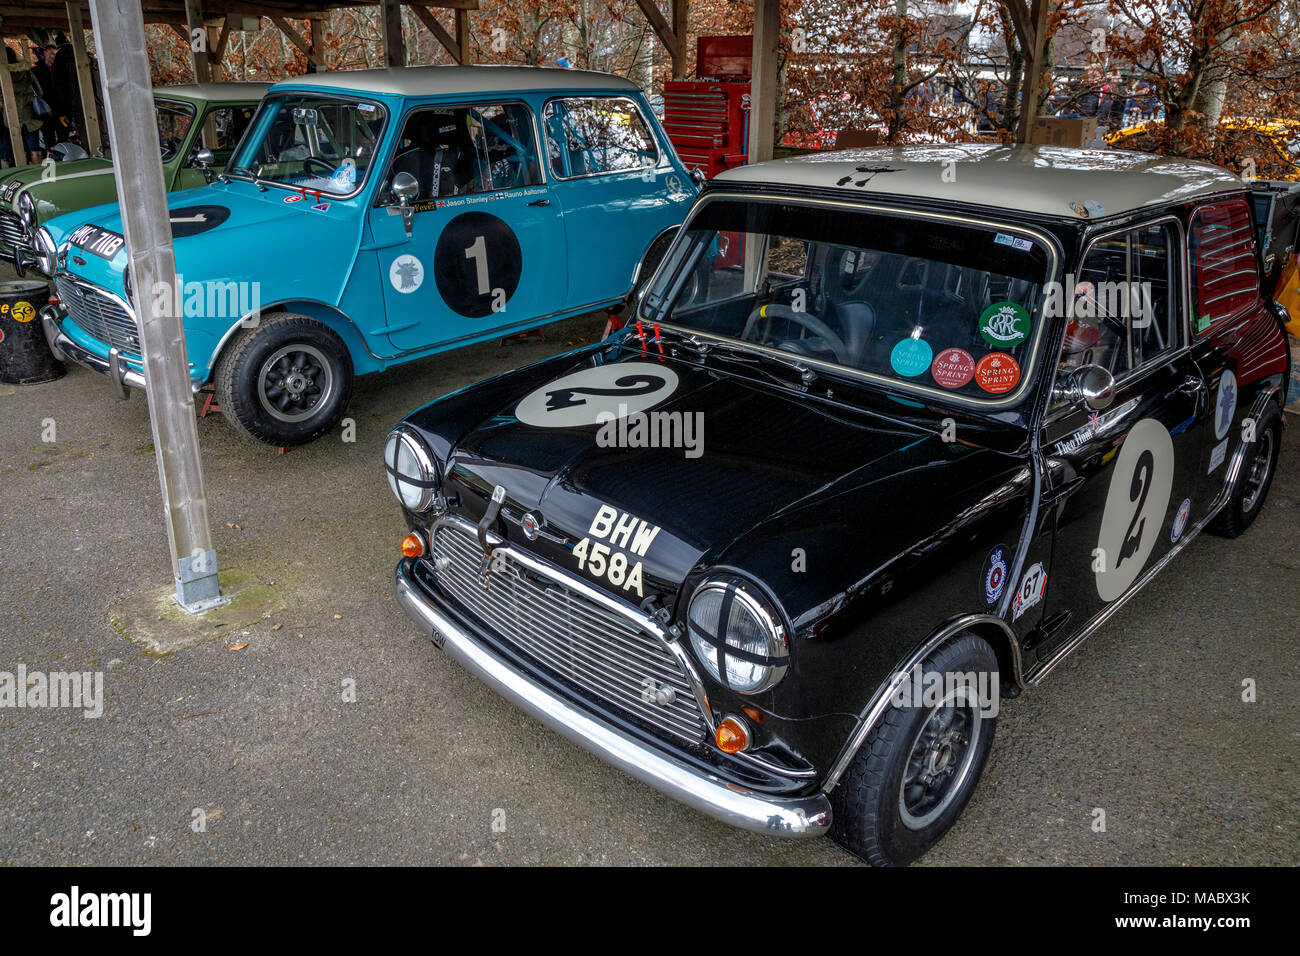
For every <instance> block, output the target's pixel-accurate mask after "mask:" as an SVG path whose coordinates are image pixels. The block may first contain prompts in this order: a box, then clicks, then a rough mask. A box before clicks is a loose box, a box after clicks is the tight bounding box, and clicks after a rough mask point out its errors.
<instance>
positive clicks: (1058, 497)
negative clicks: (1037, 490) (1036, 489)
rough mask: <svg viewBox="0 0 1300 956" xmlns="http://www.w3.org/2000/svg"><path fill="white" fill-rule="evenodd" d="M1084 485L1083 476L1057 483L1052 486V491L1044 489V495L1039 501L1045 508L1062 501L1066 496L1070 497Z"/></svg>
mask: <svg viewBox="0 0 1300 956" xmlns="http://www.w3.org/2000/svg"><path fill="white" fill-rule="evenodd" d="M1082 486H1083V478H1082V477H1080V478H1071V479H1070V480H1069V481H1067V482H1064V483H1063V484H1060V485H1057V486H1056V487H1055V488H1052V489H1051V490H1050V491H1044V492H1043V494H1042V497H1041V498H1039V499H1038V503H1039V505H1040V506H1042V507H1044V508H1046V507H1047V506H1049V505H1054V504H1056V503H1057V502H1058V501H1062V500H1064V499H1065V498H1067V497H1069V496H1070V495H1072V494H1074V493H1075V492H1076V491H1077V490H1078V489H1079V488H1080V487H1082Z"/></svg>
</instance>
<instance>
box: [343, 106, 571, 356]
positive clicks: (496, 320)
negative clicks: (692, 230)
mask: <svg viewBox="0 0 1300 956" xmlns="http://www.w3.org/2000/svg"><path fill="white" fill-rule="evenodd" d="M403 172H405V173H409V174H411V175H412V176H414V177H415V180H416V182H417V184H418V187H419V192H418V193H417V195H416V197H415V199H414V201H413V202H412V204H411V209H412V211H411V214H410V217H409V218H410V235H409V236H408V235H407V231H406V223H405V222H404V218H405V217H404V216H403V215H401V213H400V208H399V203H398V202H397V200H396V199H395V197H394V196H393V195H392V181H393V178H394V177H395V176H396V175H397V174H398V173H403ZM559 212H560V211H559V207H558V205H557V204H556V203H555V202H554V201H553V194H552V191H551V186H550V185H549V184H548V183H547V182H546V179H545V175H544V173H543V171H542V168H541V163H540V162H539V155H538V150H537V132H536V124H535V122H534V118H533V114H532V111H531V110H530V109H529V108H528V106H527V105H525V104H523V103H518V102H492V103H471V104H462V105H438V106H430V107H420V108H417V109H415V110H413V111H411V112H410V113H408V114H407V116H406V118H405V120H404V125H403V129H402V133H401V136H400V138H399V140H398V142H397V145H396V149H395V152H394V155H393V158H392V160H391V162H390V166H389V169H388V172H387V175H386V178H385V180H384V183H383V184H382V185H381V187H380V192H379V198H378V200H377V203H376V205H375V207H374V208H373V209H372V210H371V211H370V222H369V226H370V233H371V237H372V240H373V241H372V243H371V248H372V250H373V252H374V254H375V260H376V267H377V268H378V270H379V277H380V282H381V285H382V287H383V290H384V307H385V310H386V312H387V322H386V328H384V329H381V330H380V331H381V332H386V334H387V336H388V339H389V341H390V342H391V343H392V344H393V346H395V347H396V348H397V349H399V350H401V351H412V350H418V349H423V348H427V347H430V346H435V345H449V344H454V343H456V342H460V341H464V340H469V339H472V338H474V337H476V336H481V335H484V334H486V333H490V332H492V331H493V330H500V331H503V332H505V331H509V330H510V329H512V328H518V327H526V326H528V325H530V324H535V323H536V321H537V320H538V319H540V318H543V317H545V316H549V315H554V314H557V313H560V312H563V311H564V310H565V308H566V299H565V287H566V283H567V279H566V271H565V237H564V227H563V225H562V223H561V221H560V214H559Z"/></svg>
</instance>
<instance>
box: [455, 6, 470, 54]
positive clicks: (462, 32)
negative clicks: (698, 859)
mask: <svg viewBox="0 0 1300 956" xmlns="http://www.w3.org/2000/svg"><path fill="white" fill-rule="evenodd" d="M456 46H457V48H458V49H459V50H460V56H458V57H457V58H456V60H457V62H458V63H460V65H461V66H468V65H469V64H471V63H473V62H474V51H473V50H471V49H470V45H469V10H466V9H464V8H461V7H457V8H456Z"/></svg>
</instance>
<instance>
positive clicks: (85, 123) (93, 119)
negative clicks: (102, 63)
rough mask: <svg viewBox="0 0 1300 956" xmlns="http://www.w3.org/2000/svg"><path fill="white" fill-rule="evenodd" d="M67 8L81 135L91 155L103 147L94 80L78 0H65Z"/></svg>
mask: <svg viewBox="0 0 1300 956" xmlns="http://www.w3.org/2000/svg"><path fill="white" fill-rule="evenodd" d="M64 5H65V6H66V7H67V9H68V36H69V37H70V38H71V40H72V62H73V63H75V64H76V67H77V90H78V91H79V92H80V93H81V135H82V136H83V137H84V138H85V140H86V152H88V153H90V154H91V155H92V156H93V155H95V154H96V153H98V152H99V151H100V150H102V149H103V148H104V137H103V134H102V133H101V132H100V131H99V109H98V108H97V107H96V106H95V80H94V77H93V76H91V73H90V57H89V56H87V55H86V26H85V22H84V21H83V20H82V18H81V3H80V2H79V0H66V3H65V4H64Z"/></svg>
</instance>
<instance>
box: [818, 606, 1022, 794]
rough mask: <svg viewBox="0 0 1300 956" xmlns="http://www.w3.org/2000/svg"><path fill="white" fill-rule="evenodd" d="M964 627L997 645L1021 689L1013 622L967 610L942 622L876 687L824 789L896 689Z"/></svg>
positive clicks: (831, 784) (841, 770)
mask: <svg viewBox="0 0 1300 956" xmlns="http://www.w3.org/2000/svg"><path fill="white" fill-rule="evenodd" d="M963 631H972V632H974V633H975V634H977V635H979V636H980V637H982V638H984V639H985V640H986V641H988V642H989V644H990V645H991V646H992V648H993V652H994V653H995V654H997V657H998V663H999V665H1000V666H1001V667H1006V666H1007V665H1008V664H1010V677H1011V684H1012V686H1014V687H1016V688H1017V689H1019V688H1020V687H1021V686H1022V681H1021V677H1020V674H1021V670H1020V644H1019V643H1018V642H1017V641H1016V635H1015V632H1013V631H1012V630H1011V627H1010V625H1008V624H1007V623H1006V622H1005V621H1003V620H1002V619H1001V618H999V617H995V616H993V615H992V614H964V615H962V616H960V617H957V618H955V619H951V620H949V621H948V622H947V623H946V624H941V625H940V626H939V628H938V630H936V631H935V632H934V633H933V634H932V635H930V637H929V638H927V639H926V640H925V641H923V642H921V644H920V645H918V646H917V648H916V649H915V650H914V651H912V653H911V654H909V655H908V656H907V657H906V658H904V659H903V660H902V661H900V662H899V663H898V666H897V667H895V668H894V670H893V676H892V677H891V678H890V679H889V681H888V682H887V683H884V684H881V685H880V686H879V687H877V688H876V692H875V693H874V694H873V695H872V696H871V700H870V701H868V703H867V706H866V708H865V709H864V710H863V711H862V714H861V716H860V717H859V718H858V725H857V727H856V728H855V729H854V731H853V733H852V734H851V735H850V736H849V739H848V742H847V743H845V745H844V749H843V750H841V751H840V755H839V756H838V757H836V758H835V763H833V764H832V765H831V769H830V772H829V773H828V774H827V775H826V780H825V781H824V782H823V783H822V791H823V792H824V793H830V792H831V791H832V790H833V789H835V785H836V784H837V783H838V782H839V779H840V777H842V776H843V775H844V771H845V770H847V769H848V767H849V763H850V762H851V761H852V760H853V758H854V756H855V755H856V754H857V752H858V750H859V749H861V747H862V745H863V743H865V742H866V739H867V736H868V735H869V734H870V733H871V731H872V730H873V729H874V728H875V726H876V724H878V723H879V722H880V718H881V717H883V716H884V715H885V711H886V710H888V709H889V703H890V701H891V700H892V699H893V697H894V692H895V691H897V690H898V688H899V687H900V686H902V684H903V683H904V682H905V681H907V680H908V679H909V678H910V677H911V674H912V672H913V671H914V670H916V668H918V667H920V666H921V663H922V662H923V661H924V660H925V659H926V658H927V657H928V656H930V654H931V653H932V652H933V651H934V650H935V648H937V647H939V646H940V645H941V644H943V643H944V642H945V641H947V640H948V639H949V638H951V637H954V636H956V635H958V634H960V633H962V632H963Z"/></svg>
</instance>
